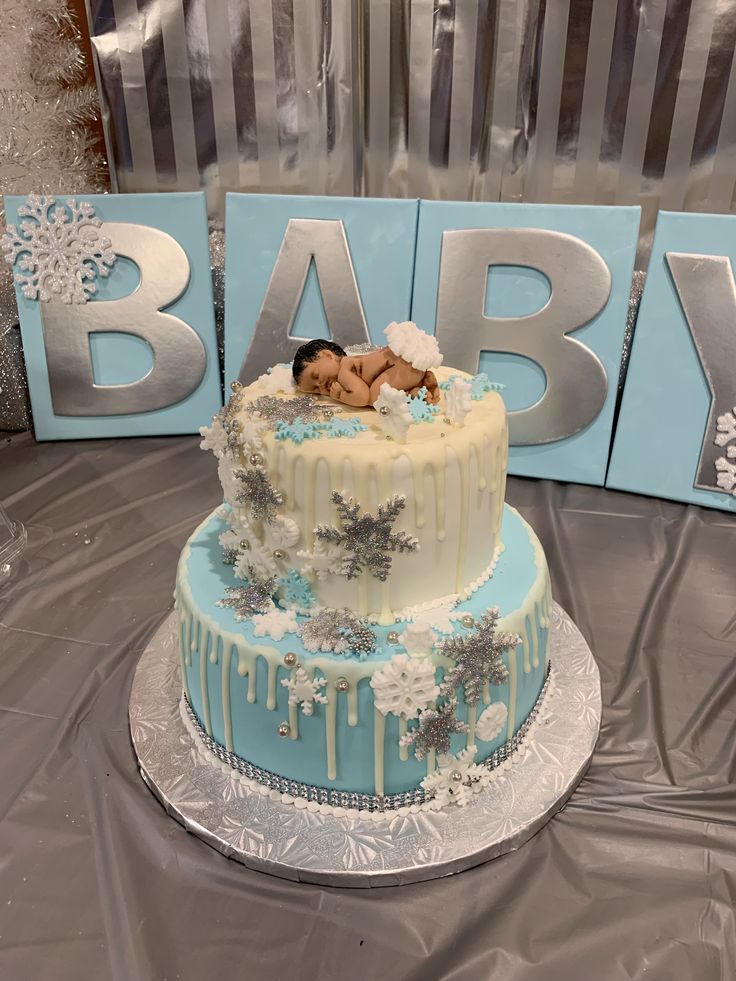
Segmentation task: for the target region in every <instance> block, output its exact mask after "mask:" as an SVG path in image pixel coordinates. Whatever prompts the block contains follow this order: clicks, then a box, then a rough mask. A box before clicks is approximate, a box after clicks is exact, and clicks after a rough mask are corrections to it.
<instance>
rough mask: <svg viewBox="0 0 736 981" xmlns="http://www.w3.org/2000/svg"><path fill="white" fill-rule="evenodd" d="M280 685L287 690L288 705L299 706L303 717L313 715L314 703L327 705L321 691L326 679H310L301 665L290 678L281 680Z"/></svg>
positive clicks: (325, 697)
mask: <svg viewBox="0 0 736 981" xmlns="http://www.w3.org/2000/svg"><path fill="white" fill-rule="evenodd" d="M281 684H282V685H283V686H284V688H288V689H289V705H301V709H302V712H303V713H304V715H312V714H313V712H314V703H315V702H319V703H320V705H327V696H326V695H325V694H324V693H323V692H322V691H321V689H322V688H324V687H325V685H326V684H327V678H316V677H315V678H310V677H309V675H308V674H307V672H306V671H305V670H304V668H303V667H302V666H301V665H299V667H297V668H296V669H295V670H294V673H293V675H292V677H291V678H282V679H281Z"/></svg>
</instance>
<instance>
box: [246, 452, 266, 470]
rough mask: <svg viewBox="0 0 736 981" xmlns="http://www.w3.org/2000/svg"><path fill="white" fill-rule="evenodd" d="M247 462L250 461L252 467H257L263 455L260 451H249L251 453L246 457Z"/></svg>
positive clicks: (261, 461)
mask: <svg viewBox="0 0 736 981" xmlns="http://www.w3.org/2000/svg"><path fill="white" fill-rule="evenodd" d="M248 463H250V465H251V466H252V467H257V466H259V465H260V464H261V463H263V457H262V456H261V454H260V453H251V455H250V456H249V457H248Z"/></svg>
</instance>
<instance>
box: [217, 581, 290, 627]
mask: <svg viewBox="0 0 736 981" xmlns="http://www.w3.org/2000/svg"><path fill="white" fill-rule="evenodd" d="M225 592H226V593H227V597H226V598H225V599H221V600H218V601H217V605H218V606H221V607H229V608H230V609H231V610H233V611H234V615H235V619H236V620H237V621H238V622H239V623H240V622H242V621H243V620H250V618H251V617H252V616H254V615H255V614H256V613H267V612H268V611H269V610H270V609H271V608H272V607H273V594H274V593H275V592H276V579H275V578H273V579H259V578H256V577H254V578H253V579H251V580H250V582H248V583H246V585H245V586H228V588H227V589H226V590H225Z"/></svg>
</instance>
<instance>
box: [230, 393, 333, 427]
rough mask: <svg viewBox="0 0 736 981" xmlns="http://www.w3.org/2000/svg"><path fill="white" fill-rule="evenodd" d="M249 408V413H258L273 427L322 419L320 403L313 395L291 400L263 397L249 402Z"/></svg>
mask: <svg viewBox="0 0 736 981" xmlns="http://www.w3.org/2000/svg"><path fill="white" fill-rule="evenodd" d="M247 408H248V411H249V412H257V413H258V414H259V415H260V417H261V419H264V420H266V421H267V422H268V423H269V425H270V426H272V427H274V426H275V425H276V423H278V422H285V423H287V424H288V425H292V424H293V423H294V422H296V420H297V419H301V421H302V422H303V423H304V422H314V421H315V420H317V419H321V418H322V416H321V411H320V407H319V402H318V401H317V399H316V398H315V397H314V396H313V395H296V396H295V397H294V398H291V399H280V398H277V396H275V395H261V396H260V398H257V399H253V401H252V402H249V403H248V406H247Z"/></svg>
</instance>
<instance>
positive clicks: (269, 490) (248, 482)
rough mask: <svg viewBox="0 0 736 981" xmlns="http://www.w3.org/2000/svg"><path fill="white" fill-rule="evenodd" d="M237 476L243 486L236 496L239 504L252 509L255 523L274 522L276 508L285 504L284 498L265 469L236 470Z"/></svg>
mask: <svg viewBox="0 0 736 981" xmlns="http://www.w3.org/2000/svg"><path fill="white" fill-rule="evenodd" d="M235 476H236V477H237V479H238V480H239V481H240V483H241V486H242V490H240V491H238V494H237V495H236V501H237V502H238V504H247V505H248V506H249V507H250V513H251V515H252V517H253V520H254V521H266V522H269V523H270V522H271V521H273V519H274V517H275V516H276V508H277V507H280V506H281V505H282V504H283V503H284V498H283V496H282V495H281V494H280V493H279V492H278V491H277V490H276V488H275V487H274V486H273V484H272V483H271V481H270V479H269V476H268V474H267V473H266V471H265V470H264V468H263V467H253V468H252V469H251V470H242V469H241V470H236V471H235Z"/></svg>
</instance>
